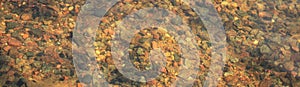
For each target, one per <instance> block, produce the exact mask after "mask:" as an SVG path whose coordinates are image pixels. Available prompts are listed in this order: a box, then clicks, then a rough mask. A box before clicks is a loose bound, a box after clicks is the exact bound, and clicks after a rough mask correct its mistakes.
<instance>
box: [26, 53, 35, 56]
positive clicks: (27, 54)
mask: <svg viewBox="0 0 300 87" xmlns="http://www.w3.org/2000/svg"><path fill="white" fill-rule="evenodd" d="M25 55H26V56H27V57H33V56H34V53H33V52H26V53H25Z"/></svg>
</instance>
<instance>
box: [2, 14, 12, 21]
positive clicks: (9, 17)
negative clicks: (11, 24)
mask: <svg viewBox="0 0 300 87" xmlns="http://www.w3.org/2000/svg"><path fill="white" fill-rule="evenodd" d="M4 18H5V19H6V20H9V19H13V16H11V15H5V16H4Z"/></svg>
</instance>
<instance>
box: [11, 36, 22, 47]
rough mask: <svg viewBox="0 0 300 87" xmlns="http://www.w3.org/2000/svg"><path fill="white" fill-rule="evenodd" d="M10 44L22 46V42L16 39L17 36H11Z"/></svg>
mask: <svg viewBox="0 0 300 87" xmlns="http://www.w3.org/2000/svg"><path fill="white" fill-rule="evenodd" d="M8 45H10V46H17V47H18V46H22V42H20V41H19V40H17V39H15V38H11V39H9V40H8Z"/></svg>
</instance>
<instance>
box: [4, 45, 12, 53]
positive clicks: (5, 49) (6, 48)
mask: <svg viewBox="0 0 300 87" xmlns="http://www.w3.org/2000/svg"><path fill="white" fill-rule="evenodd" d="M3 49H4V51H6V52H8V51H9V50H10V49H11V46H6V47H4V48H3Z"/></svg>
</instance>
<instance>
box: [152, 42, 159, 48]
mask: <svg viewBox="0 0 300 87" xmlns="http://www.w3.org/2000/svg"><path fill="white" fill-rule="evenodd" d="M152 48H153V49H155V48H158V46H157V42H155V41H153V42H152Z"/></svg>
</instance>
